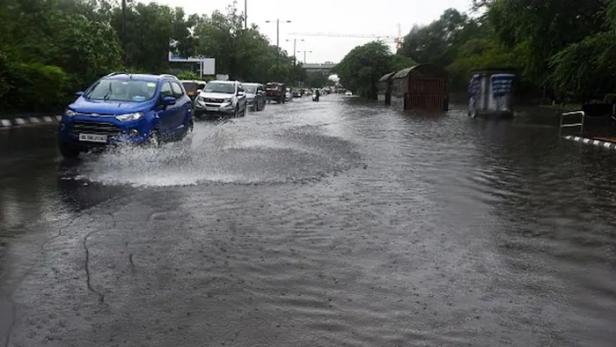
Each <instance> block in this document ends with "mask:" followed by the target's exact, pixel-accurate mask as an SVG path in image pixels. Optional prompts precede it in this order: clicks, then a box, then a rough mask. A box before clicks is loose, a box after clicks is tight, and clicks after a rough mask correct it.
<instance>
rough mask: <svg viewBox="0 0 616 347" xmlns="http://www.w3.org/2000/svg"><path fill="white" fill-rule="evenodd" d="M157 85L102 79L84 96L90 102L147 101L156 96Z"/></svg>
mask: <svg viewBox="0 0 616 347" xmlns="http://www.w3.org/2000/svg"><path fill="white" fill-rule="evenodd" d="M156 87H157V84H156V83H155V82H152V81H140V80H134V79H126V80H124V79H102V80H100V81H98V82H96V83H95V84H94V85H93V86H92V87H90V88H89V90H88V91H87V92H86V93H85V94H84V98H86V99H90V100H109V101H135V102H140V101H146V100H150V99H152V98H153V97H154V95H155V94H156Z"/></svg>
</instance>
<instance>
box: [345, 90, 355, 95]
mask: <svg viewBox="0 0 616 347" xmlns="http://www.w3.org/2000/svg"><path fill="white" fill-rule="evenodd" d="M344 95H353V92H352V91H350V90H347V91H346V92H345V93H344Z"/></svg>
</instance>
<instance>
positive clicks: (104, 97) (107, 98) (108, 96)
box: [103, 83, 111, 101]
mask: <svg viewBox="0 0 616 347" xmlns="http://www.w3.org/2000/svg"><path fill="white" fill-rule="evenodd" d="M110 97H111V83H109V90H108V91H107V94H105V96H103V100H105V101H107V100H109V98H110Z"/></svg>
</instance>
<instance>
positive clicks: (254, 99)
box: [242, 83, 267, 111]
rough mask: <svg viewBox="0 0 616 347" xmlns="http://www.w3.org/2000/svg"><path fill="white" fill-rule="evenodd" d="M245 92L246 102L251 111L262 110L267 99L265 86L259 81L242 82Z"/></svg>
mask: <svg viewBox="0 0 616 347" xmlns="http://www.w3.org/2000/svg"><path fill="white" fill-rule="evenodd" d="M242 86H244V91H245V92H246V104H247V106H248V108H249V109H250V110H251V111H263V110H264V109H265V104H267V99H266V96H265V87H263V85H262V84H261V83H243V84H242Z"/></svg>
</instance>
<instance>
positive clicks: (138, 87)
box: [58, 73, 193, 158]
mask: <svg viewBox="0 0 616 347" xmlns="http://www.w3.org/2000/svg"><path fill="white" fill-rule="evenodd" d="M191 105H192V101H191V100H190V98H189V97H188V95H187V94H186V91H185V90H184V88H183V87H182V84H181V83H180V80H178V79H177V77H175V76H172V75H142V74H128V73H111V74H109V75H107V76H105V77H103V78H101V79H99V80H98V81H96V82H94V84H92V85H91V86H90V87H88V89H86V90H85V91H84V92H79V93H77V100H75V101H74V102H73V103H71V104H70V105H68V107H67V109H66V111H64V114H63V115H62V119H61V120H60V124H59V129H58V146H59V149H60V153H61V154H62V156H64V157H66V158H75V157H77V156H79V154H80V153H81V152H87V151H89V150H91V149H94V148H104V147H107V146H111V145H116V144H122V143H125V144H135V145H140V144H144V145H152V146H155V147H158V146H160V144H161V143H162V142H163V141H178V140H181V139H183V138H184V137H185V136H186V135H187V134H188V132H189V131H192V129H193V118H192V111H191Z"/></svg>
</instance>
